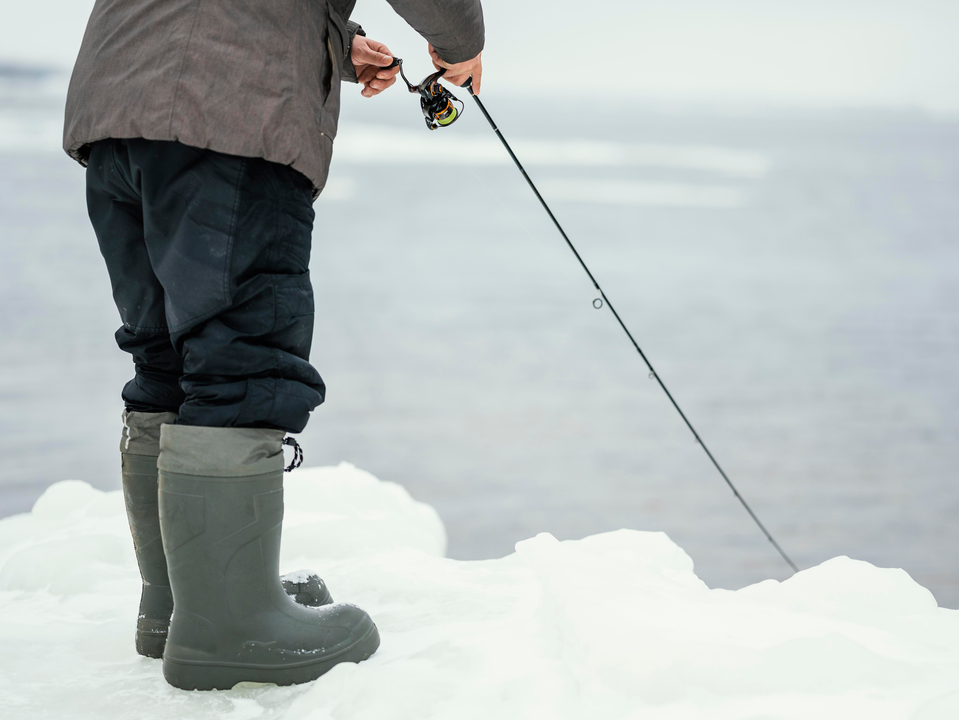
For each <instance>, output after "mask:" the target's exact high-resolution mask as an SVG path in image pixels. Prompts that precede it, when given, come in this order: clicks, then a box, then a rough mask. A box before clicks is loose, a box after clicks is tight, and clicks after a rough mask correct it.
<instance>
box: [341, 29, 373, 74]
mask: <svg viewBox="0 0 960 720" xmlns="http://www.w3.org/2000/svg"><path fill="white" fill-rule="evenodd" d="M347 35H349V36H350V38H349V42H348V43H346V45H347V49H346V51H345V52H344V53H343V57H342V58H340V79H341V80H342V81H344V82H352V83H355V82H357V71H356V70H355V69H354V67H353V62H352V61H351V60H350V53H351V52H353V39H354V38H355V37H356V36H357V35H363V36H364V37H366V36H367V34H366V33H365V32H364V31H363V28H362V27H360V23H355V22H353V20H351V21H349V22H348V23H347Z"/></svg>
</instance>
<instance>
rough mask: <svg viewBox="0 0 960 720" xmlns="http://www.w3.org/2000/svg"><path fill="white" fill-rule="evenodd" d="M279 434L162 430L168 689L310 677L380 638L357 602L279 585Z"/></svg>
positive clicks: (354, 658)
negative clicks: (325, 599)
mask: <svg viewBox="0 0 960 720" xmlns="http://www.w3.org/2000/svg"><path fill="white" fill-rule="evenodd" d="M283 435H284V433H283V432H282V431H279V430H262V429H251V428H208V427H194V426H187V425H163V427H162V429H161V435H160V457H159V460H158V466H159V469H160V527H161V530H162V533H163V548H164V553H165V555H166V559H167V568H168V573H169V577H170V586H171V589H172V591H173V600H174V609H173V617H172V619H171V621H170V630H169V635H168V637H167V645H166V649H165V651H164V655H163V675H164V677H165V678H166V679H167V682H169V683H170V684H171V685H173V686H175V687H178V688H182V689H184V690H212V689H229V688H232V687H233V686H234V685H236V684H237V683H240V682H256V683H275V684H277V685H291V684H294V683H302V682H308V681H310V680H313V679H315V678H317V677H319V676H320V675H322V674H323V673H325V672H327V671H328V670H330V669H331V668H332V667H334V666H335V665H336V664H338V663H341V662H360V661H362V660H365V659H366V658H368V657H370V656H371V655H372V654H373V653H374V652H375V651H376V649H377V647H379V645H380V636H379V634H378V632H377V627H376V625H374V623H373V621H372V620H371V619H370V616H369V615H367V613H365V612H364V611H363V610H361V609H359V608H357V607H354V606H352V605H325V606H323V607H316V608H314V607H304V606H303V605H298V604H297V603H296V602H294V601H293V599H292V598H290V597H289V596H288V595H287V593H285V592H284V590H283V587H282V585H281V582H280V580H279V578H278V577H277V569H278V566H279V560H280V529H281V523H282V520H283V453H282V449H281V441H282V439H283Z"/></svg>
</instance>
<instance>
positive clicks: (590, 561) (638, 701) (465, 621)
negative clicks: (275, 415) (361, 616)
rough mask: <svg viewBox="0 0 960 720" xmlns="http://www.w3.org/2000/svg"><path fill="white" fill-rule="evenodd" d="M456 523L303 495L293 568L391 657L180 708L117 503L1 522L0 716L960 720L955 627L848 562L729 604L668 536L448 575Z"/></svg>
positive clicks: (315, 493) (293, 525)
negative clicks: (369, 621) (356, 608)
mask: <svg viewBox="0 0 960 720" xmlns="http://www.w3.org/2000/svg"><path fill="white" fill-rule="evenodd" d="M445 543H446V538H445V532H444V528H443V524H442V523H441V522H440V519H439V517H438V516H437V514H436V512H434V510H433V509H432V508H430V507H429V506H427V505H423V504H421V503H417V502H415V501H414V500H413V499H411V498H410V496H409V494H408V493H407V492H406V491H405V490H404V489H403V488H401V487H400V486H398V485H395V484H393V483H389V482H381V481H379V480H377V479H376V478H374V477H373V476H372V475H370V474H368V473H365V472H363V471H361V470H358V469H357V468H355V467H353V466H352V465H348V464H342V465H340V466H339V467H336V468H312V469H302V470H300V471H298V472H296V473H294V474H293V475H292V476H291V477H290V479H289V480H288V481H287V483H286V523H285V526H284V537H283V554H282V558H281V569H291V568H311V569H313V570H315V571H317V572H318V573H319V574H320V575H321V576H322V577H323V578H324V579H325V580H326V581H327V583H328V585H329V587H330V588H331V592H332V593H333V595H334V598H335V599H336V600H337V601H343V602H351V603H355V604H357V605H360V606H361V607H363V608H365V609H366V610H368V611H369V612H370V613H371V615H372V616H373V617H374V619H375V620H376V622H377V624H378V626H379V628H380V630H381V634H382V638H383V644H382V646H381V648H380V650H379V652H378V653H377V654H376V655H375V656H374V657H373V658H372V659H370V660H369V661H367V662H364V663H362V664H360V665H353V664H347V665H340V666H338V667H336V668H335V669H334V670H333V671H331V672H330V673H328V674H327V675H325V676H324V677H322V678H320V679H319V680H317V681H316V682H314V683H310V684H307V685H303V686H296V687H288V688H278V687H274V686H259V687H237V688H234V689H233V690H231V691H226V692H206V693H201V692H183V691H180V690H176V689H174V688H172V687H170V686H168V685H167V684H166V683H165V682H164V680H163V677H162V675H161V672H160V662H159V661H157V660H150V659H146V658H142V657H139V656H138V655H137V654H136V653H135V651H134V647H133V631H134V627H135V620H136V613H137V603H138V599H139V575H138V573H137V567H136V561H135V558H134V555H133V549H132V543H131V541H130V537H129V532H128V529H127V525H126V519H125V516H124V511H123V500H122V497H121V495H120V493H119V492H108V493H104V492H101V491H98V490H95V489H93V488H91V487H90V486H89V485H87V484H86V483H82V482H77V481H67V482H61V483H57V484H56V485H53V486H51V487H50V488H49V489H48V490H47V491H46V493H45V494H44V495H43V496H42V497H41V498H40V499H39V500H38V501H37V503H36V505H35V506H34V508H33V511H32V512H30V513H27V514H23V515H17V516H13V517H10V518H6V519H4V520H2V521H0V647H2V648H3V652H2V653H0V716H2V717H4V718H27V717H29V718H33V719H38V718H99V719H107V720H109V719H110V718H131V717H137V718H144V719H148V718H177V719H178V720H184V719H192V718H198V719H203V718H233V719H236V720H241V719H246V718H290V719H293V718H297V719H304V720H306V719H307V718H310V719H312V720H334V719H337V720H339V719H346V718H350V719H351V720H368V719H369V720H373V719H376V720H393V719H395V720H407V719H409V720H414V719H416V720H429V719H431V718H449V719H450V720H472V719H473V718H476V719H478V720H479V719H481V718H482V719H483V720H489V719H490V718H497V719H498V720H509V719H512V718H557V719H558V720H561V719H562V720H566V719H571V720H572V719H574V718H583V719H587V718H589V719H590V720H602V719H605V718H618V719H619V718H636V719H639V718H644V720H647V719H653V720H675V719H677V720H679V719H681V718H682V719H684V720H687V719H691V720H693V719H699V718H704V719H706V718H709V719H710V720H723V719H725V718H731V719H734V718H736V719H737V720H743V719H751V720H761V719H765V720H771V719H774V718H776V719H780V718H783V719H794V718H796V719H798V720H799V719H801V718H802V719H804V720H807V719H809V718H818V719H826V718H842V719H843V720H849V718H871V719H872V720H884V719H886V718H903V719H905V720H906V719H909V720H935V719H939V718H943V719H944V720H946V719H948V718H949V719H950V720H954V719H955V718H956V717H957V715H958V712H957V708H958V700H957V684H958V680H957V675H958V657H957V652H958V647H957V639H958V625H957V611H955V610H946V609H943V608H938V607H937V604H936V602H935V601H934V599H933V596H932V595H931V594H930V593H929V592H928V591H927V590H926V589H924V588H923V587H921V586H919V585H918V584H916V583H915V582H914V581H913V580H912V579H911V578H910V577H909V576H908V575H907V574H906V573H905V572H904V571H902V570H895V569H881V568H877V567H874V566H872V565H870V564H868V563H864V562H859V561H856V560H851V559H849V558H846V557H839V558H835V559H833V560H830V561H828V562H825V563H823V564H822V565H820V566H818V567H814V568H811V569H809V570H805V571H803V572H801V573H799V574H797V575H796V576H794V577H793V578H791V579H790V580H787V581H786V582H782V583H778V582H775V581H773V580H767V581H765V582H762V583H759V584H757V585H753V586H750V587H747V588H744V589H742V590H738V591H729V590H711V589H709V588H708V587H707V586H706V585H705V584H704V583H703V582H702V581H701V580H700V579H699V578H697V576H696V575H695V574H694V572H693V562H692V560H691V559H690V557H689V556H688V555H687V554H686V553H685V552H684V551H683V550H682V549H680V548H679V547H677V546H676V545H675V544H674V543H672V542H671V541H670V539H669V538H668V537H667V536H666V535H664V534H663V533H657V532H639V531H634V530H619V531H616V532H610V533H605V534H601V535H594V536H591V537H588V538H585V539H583V540H579V541H566V542H558V541H557V540H556V539H554V538H553V537H552V536H550V535H546V534H541V535H538V536H537V537H535V538H533V539H530V540H525V541H523V542H520V543H518V544H517V552H516V553H515V554H512V555H509V556H507V557H505V558H502V559H498V560H484V561H474V562H462V561H455V560H449V559H445V558H444V557H443V553H444V549H445Z"/></svg>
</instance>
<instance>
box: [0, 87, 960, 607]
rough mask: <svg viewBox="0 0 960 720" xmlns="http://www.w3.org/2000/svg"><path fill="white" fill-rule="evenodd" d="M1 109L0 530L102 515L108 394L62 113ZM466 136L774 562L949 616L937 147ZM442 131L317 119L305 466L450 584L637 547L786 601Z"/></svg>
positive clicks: (722, 115) (581, 135)
mask: <svg viewBox="0 0 960 720" xmlns="http://www.w3.org/2000/svg"><path fill="white" fill-rule="evenodd" d="M18 82H20V85H19V86H18V87H20V88H21V89H20V90H17V89H15V88H14V89H13V90H10V89H9V88H8V91H7V92H6V94H4V95H3V99H2V100H0V130H2V131H3V132H2V133H0V135H2V137H0V229H2V235H3V239H4V242H3V243H0V307H2V308H3V310H2V315H0V337H2V338H3V340H2V342H0V368H2V373H0V397H2V404H0V430H2V433H0V457H2V461H0V514H10V513H14V512H21V511H23V510H26V509H28V508H29V507H30V505H31V503H32V502H33V500H34V499H35V498H36V497H37V496H38V495H39V493H40V492H42V490H43V488H44V487H46V486H47V485H48V484H50V483H52V482H55V481H57V480H61V479H65V478H79V479H83V480H86V481H88V482H90V483H91V484H93V485H95V486H97V487H101V488H116V487H118V486H119V472H118V463H117V444H118V442H119V423H118V419H119V414H120V410H121V403H120V400H119V390H120V387H121V386H122V384H123V383H124V382H125V381H126V379H127V378H128V377H129V375H130V370H131V369H130V365H129V361H128V359H127V358H126V357H125V356H123V355H122V354H121V353H120V352H119V351H118V350H116V349H115V347H114V345H113V341H112V333H113V331H114V330H115V329H116V326H117V325H118V320H117V317H116V311H115V309H114V307H113V305H112V301H111V299H110V296H109V283H108V281H107V276H106V271H105V269H104V267H103V264H102V260H101V259H100V257H99V255H98V252H97V249H96V243H95V239H94V237H93V233H92V231H91V229H90V227H89V223H88V221H87V219H86V214H85V208H84V200H83V173H82V171H81V169H80V168H79V167H77V166H75V165H74V164H73V163H72V162H71V161H69V160H68V159H67V158H66V157H65V156H63V155H62V154H59V153H58V152H57V151H56V149H55V147H56V144H57V137H56V135H57V133H58V131H59V116H58V113H59V112H60V107H61V105H60V103H61V102H62V101H61V100H60V96H59V95H58V92H60V91H59V90H56V88H54V89H53V90H51V91H49V92H48V93H46V94H43V93H37V92H35V91H32V90H31V91H27V90H23V87H25V85H24V84H23V83H24V82H26V81H18ZM31 82H32V81H31ZM486 103H487V105H488V108H489V109H490V111H491V113H493V114H494V116H495V117H496V119H497V120H498V122H499V123H500V125H501V128H502V129H503V130H504V132H505V133H506V134H507V136H508V138H509V139H511V140H514V139H515V140H516V145H517V150H518V153H519V154H520V155H521V158H524V157H528V158H530V167H529V169H530V172H531V175H532V176H533V177H534V178H535V179H536V180H537V181H538V182H540V183H541V184H542V186H543V190H544V194H545V195H546V196H547V198H548V200H552V201H553V205H554V210H555V211H556V213H557V215H558V217H559V218H560V220H561V222H562V223H563V224H564V226H565V227H566V229H567V231H568V233H569V234H570V236H571V237H572V238H573V239H574V242H575V243H576V244H577V246H578V249H579V250H580V251H581V254H582V255H583V257H584V259H585V260H586V261H587V263H588V264H589V265H590V267H591V269H592V270H593V271H594V274H595V275H596V276H597V278H598V279H599V280H600V282H601V284H602V285H603V287H604V290H605V291H606V293H607V295H608V296H609V297H610V299H611V300H612V301H613V302H614V303H615V304H616V307H617V309H618V311H619V312H620V314H621V316H622V317H623V318H624V320H625V322H626V323H627V324H628V326H629V327H630V328H631V330H632V332H633V333H634V335H635V337H636V338H637V339H638V341H639V342H640V345H641V347H643V348H644V351H645V352H646V353H647V354H648V356H649V357H650V359H651V360H652V362H653V363H654V366H655V367H656V368H657V370H658V372H659V373H660V375H661V377H662V378H663V379H664V381H665V382H666V383H667V385H668V387H670V388H671V390H672V391H673V393H674V395H675V397H676V398H677V400H678V402H679V403H680V404H681V407H683V408H684V410H685V411H686V412H687V414H688V416H689V417H690V418H691V420H692V421H693V422H694V424H695V426H696V427H697V428H698V430H699V432H700V433H701V435H702V436H703V438H704V439H705V441H706V443H707V444H708V445H709V447H710V448H711V450H712V451H713V452H714V454H715V455H716V456H717V458H718V460H719V461H720V463H721V464H722V465H723V466H724V468H725V469H726V470H727V471H728V473H729V475H730V476H731V478H732V479H733V481H734V482H735V483H736V484H737V486H738V487H739V488H740V490H741V491H742V493H743V495H744V496H745V497H746V498H747V499H748V501H750V502H751V504H752V506H753V508H754V509H755V510H756V512H757V513H758V515H759V516H760V517H761V518H762V519H763V520H764V522H765V523H766V525H767V526H768V527H769V528H770V529H771V531H772V532H773V533H774V535H775V536H776V537H777V539H778V540H779V541H780V543H781V544H782V545H783V547H784V548H785V549H786V550H787V552H788V553H790V554H791V555H792V557H793V558H794V560H796V561H797V562H798V564H800V566H801V567H807V566H810V565H812V564H816V563H819V562H821V561H823V560H825V559H827V558H830V557H833V556H836V555H849V556H852V557H856V558H860V559H864V560H868V561H870V562H873V563H875V564H877V565H881V566H898V567H903V568H905V569H906V570H907V571H908V572H910V573H911V575H912V576H913V577H914V578H915V579H917V581H919V582H921V583H922V584H924V585H925V586H927V587H929V588H930V589H931V590H932V591H933V592H934V594H935V595H936V596H937V598H938V600H939V602H940V603H941V604H942V605H945V606H949V607H957V565H958V556H957V533H958V527H957V515H958V497H957V495H958V484H957V480H958V418H957V414H958V413H957V401H958V387H957V365H958V351H957V348H958V334H957V327H958V309H957V295H958V282H957V266H958V252H957V237H958V223H957V217H958V213H957V211H958V204H957V195H958V181H957V177H958V167H957V154H958V147H957V123H956V120H955V119H953V120H949V121H946V120H938V119H932V118H928V117H925V116H921V115H913V114H909V113H896V112H892V111H872V112H866V111H862V112H819V113H812V112H807V113H788V112H786V111H777V112H774V111H769V112H753V113H749V114H747V113H740V114H737V113H733V112H724V111H720V110H715V109H714V110H710V109H703V108H701V109H696V108H686V109H669V108H668V109H664V108H652V107H645V106H643V105H627V104H625V105H622V106H613V107H609V106H608V107H606V108H605V111H604V112H603V113H597V112H594V111H592V110H591V109H590V108H582V107H580V106H579V105H578V104H577V103H576V102H575V101H574V100H573V99H570V100H569V101H556V102H554V103H553V104H550V103H540V104H538V105H537V107H536V115H535V116H534V117H533V119H532V120H531V119H530V118H528V117H527V115H526V114H525V113H524V112H523V110H524V109H525V108H524V107H523V106H522V105H520V104H518V102H517V101H516V99H515V98H498V97H497V96H495V95H494V94H493V93H488V94H487V97H486ZM444 132H445V133H446V134H444V135H441V134H440V133H436V134H434V135H430V134H428V133H427V131H426V130H425V129H422V121H421V120H420V119H419V118H418V110H417V108H416V106H415V100H412V99H410V98H408V97H405V96H401V95H399V94H397V95H396V97H394V98H392V99H389V98H387V99H383V101H382V102H378V103H377V104H368V103H363V104H361V103H359V102H353V101H350V102H348V103H347V104H346V108H345V117H344V119H343V121H342V130H341V138H340V139H339V140H338V146H337V156H336V159H335V162H334V167H333V170H332V174H331V180H330V185H329V192H328V193H325V195H324V197H323V199H322V200H321V201H320V202H319V203H318V206H317V210H318V222H317V227H316V231H315V234H314V238H315V248H314V255H313V260H312V273H313V278H314V284H315V288H316V295H317V323H316V333H315V341H314V353H313V360H314V362H315V364H316V365H317V366H318V368H319V369H320V371H321V373H322V374H323V376H324V379H325V381H326V383H327V385H328V397H327V402H326V403H325V405H324V406H322V407H321V408H320V409H319V410H318V411H317V412H316V413H315V415H314V418H313V419H312V421H311V423H310V425H309V426H308V428H307V430H306V431H305V432H304V433H303V435H302V437H301V438H300V442H301V444H302V445H303V446H304V449H305V451H306V454H307V462H308V464H331V463H336V462H339V461H341V460H348V461H350V462H353V463H355V464H356V465H358V466H360V467H363V468H365V469H367V470H370V471H371V472H373V473H375V474H376V475H377V476H379V477H381V478H383V479H388V480H394V481H397V482H400V483H402V484H404V485H405V486H406V487H407V488H408V489H409V490H410V491H411V492H412V493H413V494H414V496H415V497H417V498H418V499H421V500H424V501H426V502H429V503H431V504H432V505H434V506H435V507H437V509H438V510H439V512H440V513H441V515H442V517H443V519H444V521H445V522H446V525H447V529H448V532H449V536H450V549H449V554H450V555H451V556H453V557H456V558H483V557H492V556H498V555H503V554H505V553H508V552H511V551H512V548H513V544H514V543H515V542H516V541H517V540H519V539H522V538H526V537H529V536H531V535H533V534H535V533H537V532H540V531H549V532H552V533H553V534H554V535H556V536H557V537H559V538H561V539H563V538H573V537H581V536H584V535H587V534H591V533H596V532H602V531H605V530H611V529H616V528H619V527H631V528H638V529H646V530H664V531H666V532H668V533H669V534H670V535H671V537H673V539H674V540H676V541H677V542H678V543H679V544H680V545H681V546H682V547H684V548H685V549H686V550H687V552H689V553H690V554H691V556H692V557H693V559H694V561H695V563H696V565H697V571H698V574H700V575H701V577H703V578H704V579H705V580H706V581H707V582H708V583H710V584H711V585H715V586H722V587H739V586H742V585H745V584H747V583H750V582H755V581H757V580H760V579H762V578H766V577H778V578H783V577H786V576H787V574H788V571H787V569H786V566H785V565H784V564H783V562H782V560H781V559H780V558H779V557H778V556H777V554H776V553H775V551H774V550H773V549H772V548H771V547H770V546H769V544H768V543H767V542H766V540H765V539H764V538H763V536H762V535H761V534H760V532H759V530H757V528H756V527H755V526H754V525H753V524H752V522H751V521H750V519H749V517H748V516H747V515H746V513H745V512H744V511H743V509H742V508H741V507H740V505H739V504H738V503H737V502H736V500H735V498H734V497H733V496H732V495H731V493H730V491H729V490H728V489H727V488H726V486H725V485H724V484H723V481H722V479H721V478H720V477H719V475H717V473H716V471H715V470H714V469H713V468H712V466H711V465H710V464H709V461H708V460H707V459H706V457H705V456H704V454H703V452H702V450H701V449H700V448H699V447H698V446H697V445H696V444H695V443H694V441H693V439H692V437H691V436H690V434H689V432H688V431H687V430H686V429H685V427H684V426H683V424H682V422H681V420H680V418H679V417H678V416H677V415H676V413H675V411H674V410H673V409H672V408H671V407H670V405H669V403H668V401H667V400H666V398H665V397H664V396H663V394H662V392H661V391H660V390H659V389H658V388H657V387H656V384H655V383H654V382H652V381H651V380H649V379H648V377H647V371H646V369H645V368H644V367H643V366H642V364H641V362H640V360H639V358H638V357H637V355H636V353H635V351H633V349H632V348H631V347H630V345H629V343H628V341H627V340H626V338H625V337H624V336H623V335H622V332H621V331H620V329H619V328H618V327H617V326H616V324H615V322H614V320H613V319H612V317H611V316H610V314H609V313H608V312H607V310H606V309H603V310H600V311H597V310H595V309H594V308H593V307H592V304H591V301H592V300H593V298H594V296H595V294H594V292H593V289H592V287H591V286H590V284H589V282H588V280H587V278H586V276H585V275H583V272H582V270H581V269H580V268H579V266H578V265H577V264H576V261H575V259H574V258H573V256H572V255H571V254H570V252H569V250H568V249H567V248H566V246H565V245H564V244H563V241H562V239H561V238H560V237H559V236H558V235H557V234H556V231H555V230H554V229H553V228H552V226H551V225H550V224H549V222H548V220H547V219H546V217H545V215H544V214H543V211H542V210H541V209H540V207H539V206H538V205H537V204H536V202H535V200H534V198H533V197H532V195H531V194H530V192H529V190H528V189H527V188H526V186H525V185H524V183H523V180H522V178H521V177H520V176H519V174H518V173H517V171H516V169H515V168H513V166H512V165H509V164H507V163H508V161H506V158H505V155H504V154H503V151H502V149H500V148H499V146H498V145H496V144H495V142H494V141H492V140H491V136H490V133H489V129H488V128H486V126H485V125H484V124H483V121H482V118H480V116H479V113H478V112H477V111H476V109H475V108H473V107H471V106H468V107H467V111H466V113H465V115H464V117H463V119H462V120H461V121H460V122H459V123H458V125H457V126H455V127H454V128H451V129H450V130H447V131H444ZM588 141H589V142H600V143H601V145H594V146H592V147H593V149H594V150H595V151H596V153H597V157H598V158H600V157H602V158H604V159H603V160H602V162H603V164H596V163H597V162H600V160H596V161H592V160H591V159H590V152H587V153H586V157H584V153H583V150H584V147H585V146H584V145H583V143H584V142H588ZM370 148H376V149H377V150H376V152H368V151H369V149H370ZM365 149H366V151H365ZM571 580H572V581H576V579H575V578H572V579H571Z"/></svg>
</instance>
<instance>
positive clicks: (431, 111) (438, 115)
mask: <svg viewBox="0 0 960 720" xmlns="http://www.w3.org/2000/svg"><path fill="white" fill-rule="evenodd" d="M394 67H399V68H400V77H401V78H403V82H404V83H406V86H407V90H408V91H410V92H411V93H414V94H417V95H419V96H420V110H421V112H423V120H424V122H425V123H426V124H427V129H428V130H436V129H437V128H440V127H449V126H450V125H453V123H455V122H456V121H457V118H459V117H460V113H462V112H463V102H462V101H461V100H459V99H457V97H456V96H455V95H454V94H453V93H452V92H450V91H449V90H447V89H446V88H445V87H444V86H443V85H441V84H440V78H441V77H443V75H444V73H446V72H447V71H446V69H445V68H444V69H441V70H438V71H437V72H435V73H432V74H430V75H427V77H425V78H424V79H423V81H422V82H421V83H420V84H419V85H414V84H413V83H412V82H410V81H409V80H407V76H406V75H404V73H403V60H401V59H400V58H397V57H395V58H394V59H393V62H392V63H391V64H390V65H387V67H386V68H385V69H389V68H394Z"/></svg>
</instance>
